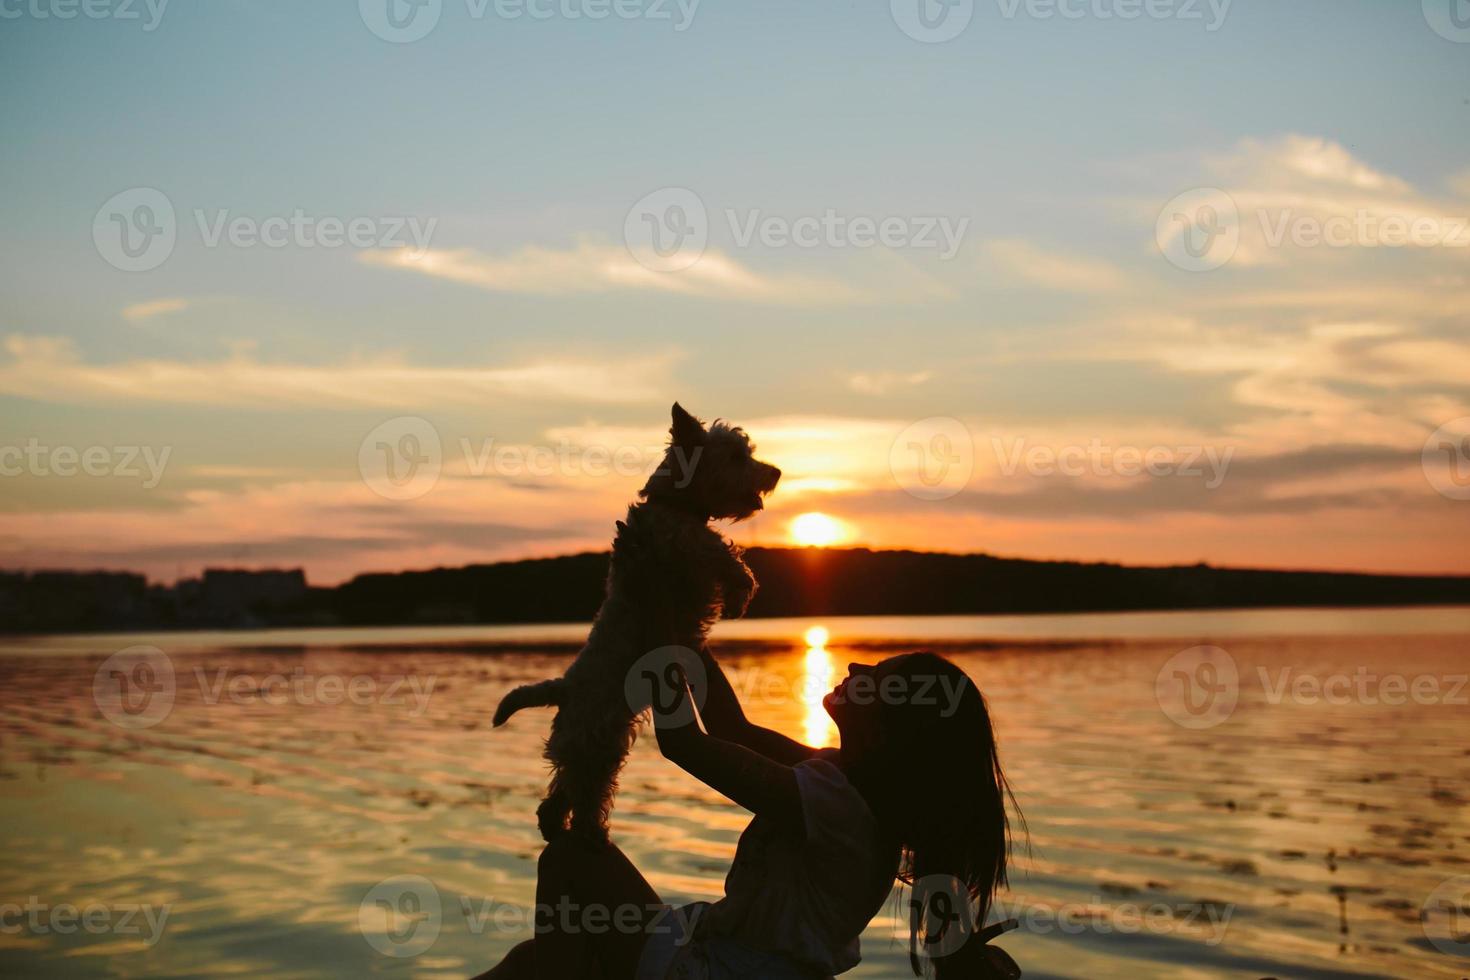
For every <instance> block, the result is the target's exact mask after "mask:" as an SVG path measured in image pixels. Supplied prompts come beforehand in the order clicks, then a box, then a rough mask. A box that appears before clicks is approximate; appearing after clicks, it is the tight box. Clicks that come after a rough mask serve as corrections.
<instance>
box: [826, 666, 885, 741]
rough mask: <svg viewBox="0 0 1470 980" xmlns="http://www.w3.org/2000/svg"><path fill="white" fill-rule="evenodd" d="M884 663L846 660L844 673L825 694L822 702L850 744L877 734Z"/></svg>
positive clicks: (844, 738) (844, 739) (843, 738)
mask: <svg viewBox="0 0 1470 980" xmlns="http://www.w3.org/2000/svg"><path fill="white" fill-rule="evenodd" d="M886 667H887V665H886V664H879V665H877V666H876V667H875V666H872V665H870V664H857V663H853V664H848V665H847V676H846V677H844V678H843V679H842V680H841V681H840V682H839V683H838V684H837V686H836V687H834V688H833V689H832V690H831V691H830V692H829V693H828V694H827V695H826V696H825V697H824V698H822V706H823V707H824V708H826V709H827V714H828V715H830V716H831V718H832V720H833V721H834V722H836V724H837V730H838V732H839V733H840V734H841V735H842V740H843V742H844V743H845V744H848V745H849V746H851V745H853V744H855V743H856V744H861V743H862V742H864V741H866V739H865V738H864V736H876V735H877V733H878V729H879V726H880V714H879V709H880V708H881V707H882V704H881V695H880V691H881V685H882V683H883V678H884V676H885V674H886V673H887V670H886Z"/></svg>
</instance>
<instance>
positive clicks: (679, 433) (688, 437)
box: [669, 402, 705, 446]
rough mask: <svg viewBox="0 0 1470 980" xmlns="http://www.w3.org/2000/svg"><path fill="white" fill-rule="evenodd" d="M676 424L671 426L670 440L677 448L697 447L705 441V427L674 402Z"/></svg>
mask: <svg viewBox="0 0 1470 980" xmlns="http://www.w3.org/2000/svg"><path fill="white" fill-rule="evenodd" d="M673 416H674V424H673V425H671V426H669V440H670V442H671V443H672V444H673V445H675V446H697V445H699V444H700V443H701V442H703V441H704V435H705V433H704V426H703V425H701V424H700V422H699V419H697V418H695V417H694V416H693V415H690V414H689V413H688V412H686V411H684V406H682V405H680V404H679V403H678V402H674V409H673Z"/></svg>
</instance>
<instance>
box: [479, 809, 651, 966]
mask: <svg viewBox="0 0 1470 980" xmlns="http://www.w3.org/2000/svg"><path fill="white" fill-rule="evenodd" d="M658 908H659V900H658V893H657V892H655V891H654V890H653V888H652V886H650V885H649V884H648V882H647V881H645V880H644V878H643V876H642V875H641V874H639V873H638V869H637V868H635V867H633V863H632V862H631V861H629V860H628V858H627V856H626V855H625V854H623V852H622V851H620V850H618V849H617V848H616V847H614V846H612V845H607V846H601V847H599V846H593V845H589V844H587V843H586V842H584V841H581V840H579V839H577V838H576V837H574V836H572V835H563V836H561V837H558V838H557V839H556V840H555V841H553V842H552V843H550V844H548V845H546V849H545V850H543V851H542V852H541V860H540V861H539V862H538V863H537V867H536V919H537V921H536V938H535V939H533V940H527V941H526V942H523V943H521V944H520V945H519V946H517V947H515V948H514V949H512V950H511V951H510V952H509V953H507V954H506V957H505V959H503V960H501V961H500V964H499V965H498V966H496V967H495V968H494V969H492V970H490V971H489V972H488V973H484V974H481V975H480V976H479V977H477V978H476V980H551V978H556V980H560V978H562V977H576V978H578V980H583V978H585V980H599V978H600V980H633V975H634V972H635V971H636V970H637V968H638V958H639V956H640V955H642V953H643V943H644V941H645V940H646V939H647V937H648V933H647V927H648V925H649V924H650V922H651V921H652V920H653V918H654V916H655V915H656V914H657V909H658Z"/></svg>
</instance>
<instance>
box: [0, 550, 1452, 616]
mask: <svg viewBox="0 0 1470 980" xmlns="http://www.w3.org/2000/svg"><path fill="white" fill-rule="evenodd" d="M607 559H608V556H607V554H606V553H603V552H594V553H584V554H578V555H566V556H563V557H559V558H541V559H534V560H529V561H514V562H498V563H495V564H487V565H469V566H466V567H463V568H436V569H432V570H428V571H416V572H397V573H391V574H370V575H359V576H357V577H356V578H354V579H352V580H351V581H349V582H346V583H344V584H342V585H340V586H337V587H334V588H322V587H308V586H307V584H306V582H305V579H304V577H303V576H302V575H301V573H300V571H299V570H287V571H281V570H270V571H242V570H232V569H210V570H208V571H207V572H205V574H204V576H203V578H202V579H200V580H189V581H187V582H180V583H178V584H176V585H174V586H168V587H165V586H159V585H153V586H146V587H145V584H144V582H143V579H142V577H141V576H137V575H127V574H122V573H66V572H54V573H29V574H27V573H10V574H6V573H0V631H4V632H21V631H25V632H63V631H64V632H82V631H94V630H142V629H197V628H211V627H229V628H236V629H239V628H252V627H264V626H337V625H342V626H388V625H409V624H473V623H557V622H585V621H587V620H590V619H591V618H592V616H593V614H594V613H596V611H597V607H598V606H599V605H600V604H601V602H602V595H603V586H604V579H605V578H606V575H607ZM746 560H747V561H748V562H749V563H750V566H751V568H752V569H753V570H754V571H755V574H756V577H757V578H758V579H759V580H760V591H759V592H758V593H757V594H756V597H755V601H754V603H752V605H751V609H750V613H749V615H750V616H752V617H771V616H848V615H851V616H861V615H911V616H924V615H939V614H964V613H1045V612H1106V611H1123V610H1166V609H1218V608H1251V607H1272V606H1276V607H1281V606H1406V605H1448V604H1470V577H1464V576H1437V577H1436V576H1411V575H1365V574H1355V573H1341V572H1278V571H1258V570H1251V569H1235V568H1213V567H1210V566H1208V565H1187V566H1186V565H1179V566H1168V567H1151V568H1144V567H1128V566H1123V565H1115V564H1084V563H1081V562H1053V561H1029V560H1025V559H1019V558H996V557H993V556H991V555H983V554H969V555H955V554H938V553H933V552H918V551H870V550H868V549H866V548H850V549H814V548H752V549H751V550H750V551H748V552H746Z"/></svg>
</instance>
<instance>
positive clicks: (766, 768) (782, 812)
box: [653, 666, 805, 831]
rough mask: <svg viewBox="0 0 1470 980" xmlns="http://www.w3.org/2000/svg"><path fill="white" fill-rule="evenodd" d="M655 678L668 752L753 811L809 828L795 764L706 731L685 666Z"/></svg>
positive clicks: (661, 737)
mask: <svg viewBox="0 0 1470 980" xmlns="http://www.w3.org/2000/svg"><path fill="white" fill-rule="evenodd" d="M713 673H718V668H715V671H714V672H713ZM719 676H720V678H721V679H723V678H724V675H723V674H719ZM654 683H655V685H656V686H655V689H654V691H653V713H654V719H653V721H654V727H655V731H656V732H657V737H658V747H659V751H661V752H662V753H663V754H664V758H666V759H668V760H669V761H670V762H672V763H674V764H675V765H676V766H678V767H679V768H680V769H683V770H684V771H685V772H687V773H689V775H691V776H693V777H694V778H695V779H697V780H699V781H700V782H702V783H704V784H705V785H706V786H708V787H710V788H711V789H713V790H715V791H716V792H719V793H721V794H723V795H725V796H727V797H729V798H730V799H731V800H733V801H734V802H735V803H737V804H739V805H740V806H742V807H744V808H745V809H747V810H749V811H750V812H752V813H755V814H760V815H765V816H770V817H773V818H775V819H777V820H780V821H782V822H784V823H786V824H788V825H789V826H791V827H793V828H796V829H798V830H802V831H804V830H805V822H804V819H803V817H802V809H801V792H800V790H799V789H798V788H797V785H796V772H795V770H793V769H792V768H791V766H789V765H786V764H785V763H782V762H779V761H777V760H775V759H773V758H770V757H768V756H766V755H764V754H762V753H760V752H757V751H755V750H753V749H751V748H748V747H746V746H745V745H742V744H740V743H738V742H735V741H727V740H726V739H723V738H718V737H716V736H714V735H711V734H709V733H707V732H705V731H704V730H703V729H702V728H701V727H700V723H699V714H698V712H697V711H696V709H695V706H694V698H693V695H692V693H691V692H690V690H689V684H688V681H687V679H686V678H685V676H684V673H683V671H682V669H680V668H678V667H677V666H674V667H673V669H672V670H671V671H670V672H669V674H668V675H666V676H663V677H660V678H659V679H658V680H656V681H654ZM726 686H727V687H728V682H726ZM730 697H731V698H732V699H733V697H734V694H733V692H731V694H730ZM737 707H738V705H737ZM751 727H754V726H751ZM803 748H805V746H803Z"/></svg>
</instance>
